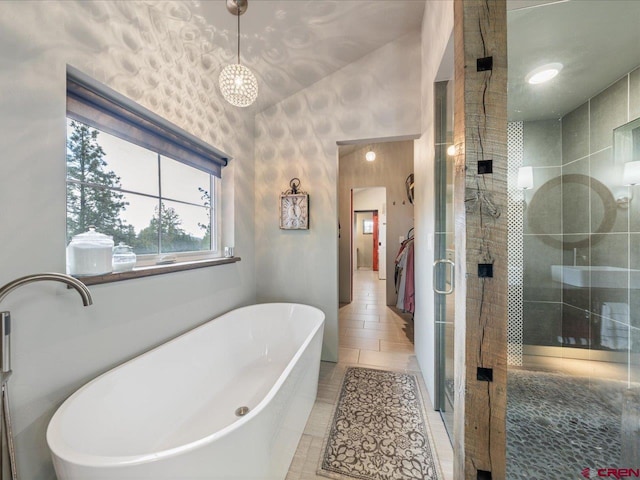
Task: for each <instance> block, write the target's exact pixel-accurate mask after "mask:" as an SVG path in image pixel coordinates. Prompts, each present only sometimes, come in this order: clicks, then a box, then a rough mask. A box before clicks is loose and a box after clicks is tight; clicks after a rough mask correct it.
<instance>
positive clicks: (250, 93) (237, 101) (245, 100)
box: [218, 0, 258, 107]
mask: <svg viewBox="0 0 640 480" xmlns="http://www.w3.org/2000/svg"><path fill="white" fill-rule="evenodd" d="M248 3H249V2H248V0H227V10H229V12H230V13H231V14H232V15H236V16H237V17H238V63H235V64H231V65H227V66H226V67H224V68H223V69H222V72H220V77H219V78H218V83H219V84H220V91H221V92H222V96H223V97H224V99H225V100H226V101H227V102H229V103H230V104H231V105H233V106H235V107H248V106H249V105H251V104H252V103H253V102H255V101H256V98H258V81H257V80H256V77H255V75H254V74H253V73H252V72H251V70H249V69H248V68H247V67H245V66H244V65H240V15H242V14H243V13H244V12H246V10H247V7H248Z"/></svg>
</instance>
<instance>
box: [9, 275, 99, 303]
mask: <svg viewBox="0 0 640 480" xmlns="http://www.w3.org/2000/svg"><path fill="white" fill-rule="evenodd" d="M47 280H48V281H54V282H62V283H66V284H67V285H69V286H70V287H71V288H74V289H75V290H76V291H77V292H78V293H79V294H80V296H81V297H82V303H83V304H84V306H85V307H88V306H89V305H91V304H93V299H92V298H91V292H89V289H88V288H87V286H86V285H85V284H84V283H82V282H81V281H80V280H78V279H76V278H73V277H72V276H70V275H65V274H64V273H36V274H34V275H27V276H25V277H20V278H17V279H15V280H13V281H11V282H9V283H7V284H6V285H4V286H2V287H0V303H2V300H4V297H6V296H7V295H9V293H11V292H12V291H14V290H15V289H16V288H19V287H21V286H22V285H27V284H29V283H34V282H41V281H47Z"/></svg>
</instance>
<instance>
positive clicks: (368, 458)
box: [318, 367, 439, 480]
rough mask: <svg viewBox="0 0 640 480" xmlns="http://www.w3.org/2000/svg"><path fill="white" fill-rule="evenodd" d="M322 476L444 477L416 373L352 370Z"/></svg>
mask: <svg viewBox="0 0 640 480" xmlns="http://www.w3.org/2000/svg"><path fill="white" fill-rule="evenodd" d="M318 475H322V476H324V477H329V478H334V479H343V480H350V479H354V478H355V479H359V480H396V479H397V480H406V479H420V480H437V479H438V478H439V474H438V468H437V466H436V461H435V459H434V455H433V454H432V452H431V446H430V445H429V436H428V431H427V428H426V426H425V421H424V416H423V407H422V402H421V397H420V393H419V390H418V384H417V381H416V378H415V377H414V376H413V375H407V374H403V373H394V372H388V371H384V370H372V369H368V368H357V367H349V368H348V369H347V372H346V374H345V378H344V381H343V383H342V390H341V392H340V398H339V400H338V404H337V406H336V410H335V414H334V416H333V422H332V423H331V425H330V427H329V432H328V435H327V438H325V446H324V448H323V455H322V457H321V458H320V468H319V470H318Z"/></svg>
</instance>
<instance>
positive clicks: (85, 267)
mask: <svg viewBox="0 0 640 480" xmlns="http://www.w3.org/2000/svg"><path fill="white" fill-rule="evenodd" d="M112 256H113V239H112V238H111V237H110V236H109V235H103V234H102V233H98V232H96V229H95V227H89V231H88V232H85V233H80V234H78V235H76V236H74V237H73V238H72V239H71V242H69V246H68V247H67V271H68V272H69V275H75V276H77V277H82V276H88V275H104V274H105V273H111V272H112V271H113V267H112Z"/></svg>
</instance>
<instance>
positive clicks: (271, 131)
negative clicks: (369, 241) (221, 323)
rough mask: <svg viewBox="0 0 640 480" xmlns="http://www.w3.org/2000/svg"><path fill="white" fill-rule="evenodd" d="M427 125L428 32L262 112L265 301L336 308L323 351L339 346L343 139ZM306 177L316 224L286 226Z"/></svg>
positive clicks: (259, 218)
mask: <svg viewBox="0 0 640 480" xmlns="http://www.w3.org/2000/svg"><path fill="white" fill-rule="evenodd" d="M419 131H420V35H419V33H418V32H415V33H412V34H408V35H406V36H404V37H402V38H401V39H399V40H397V41H395V42H392V43H389V44H387V45H386V46H384V47H382V48H380V49H378V50H376V51H375V52H373V53H371V54H369V55H367V56H366V57H364V58H362V59H361V60H359V61H357V62H355V63H352V64H350V65H348V66H347V67H345V68H343V69H342V70H340V71H338V72H336V73H335V74H333V75H331V76H329V77H326V78H325V79H323V80H321V81H319V82H317V83H316V84H314V85H312V86H310V87H309V88H306V89H304V90H302V91H301V92H299V93H297V94H295V95H293V96H292V97H289V98H288V99H286V100H284V101H282V102H280V103H279V104H277V105H275V106H273V107H272V108H269V109H267V110H265V111H264V112H262V113H260V114H259V115H257V116H256V141H255V142H256V143H255V159H256V278H257V282H258V283H257V287H256V288H257V295H258V300H261V301H276V300H281V301H296V302H302V303H308V304H311V305H314V306H317V307H319V308H321V309H322V310H323V311H324V312H325V314H326V316H327V319H326V326H325V341H324V347H323V358H325V359H327V360H334V361H335V360H336V359H337V351H338V337H337V334H338V318H337V312H338V289H337V278H338V259H337V252H338V248H337V247H338V205H337V203H338V201H337V198H338V196H337V189H338V178H337V176H338V168H337V166H338V147H337V145H336V142H337V141H346V140H356V139H370V138H383V137H395V136H404V135H412V134H413V135H415V134H417V133H418V132H419ZM293 177H298V178H300V180H301V182H302V189H303V190H306V191H307V192H309V195H310V223H311V228H310V229H309V230H308V231H281V230H280V229H279V226H278V198H279V197H278V196H279V194H280V193H281V192H282V191H284V190H286V189H287V188H288V184H289V180H290V179H291V178H293Z"/></svg>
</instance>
